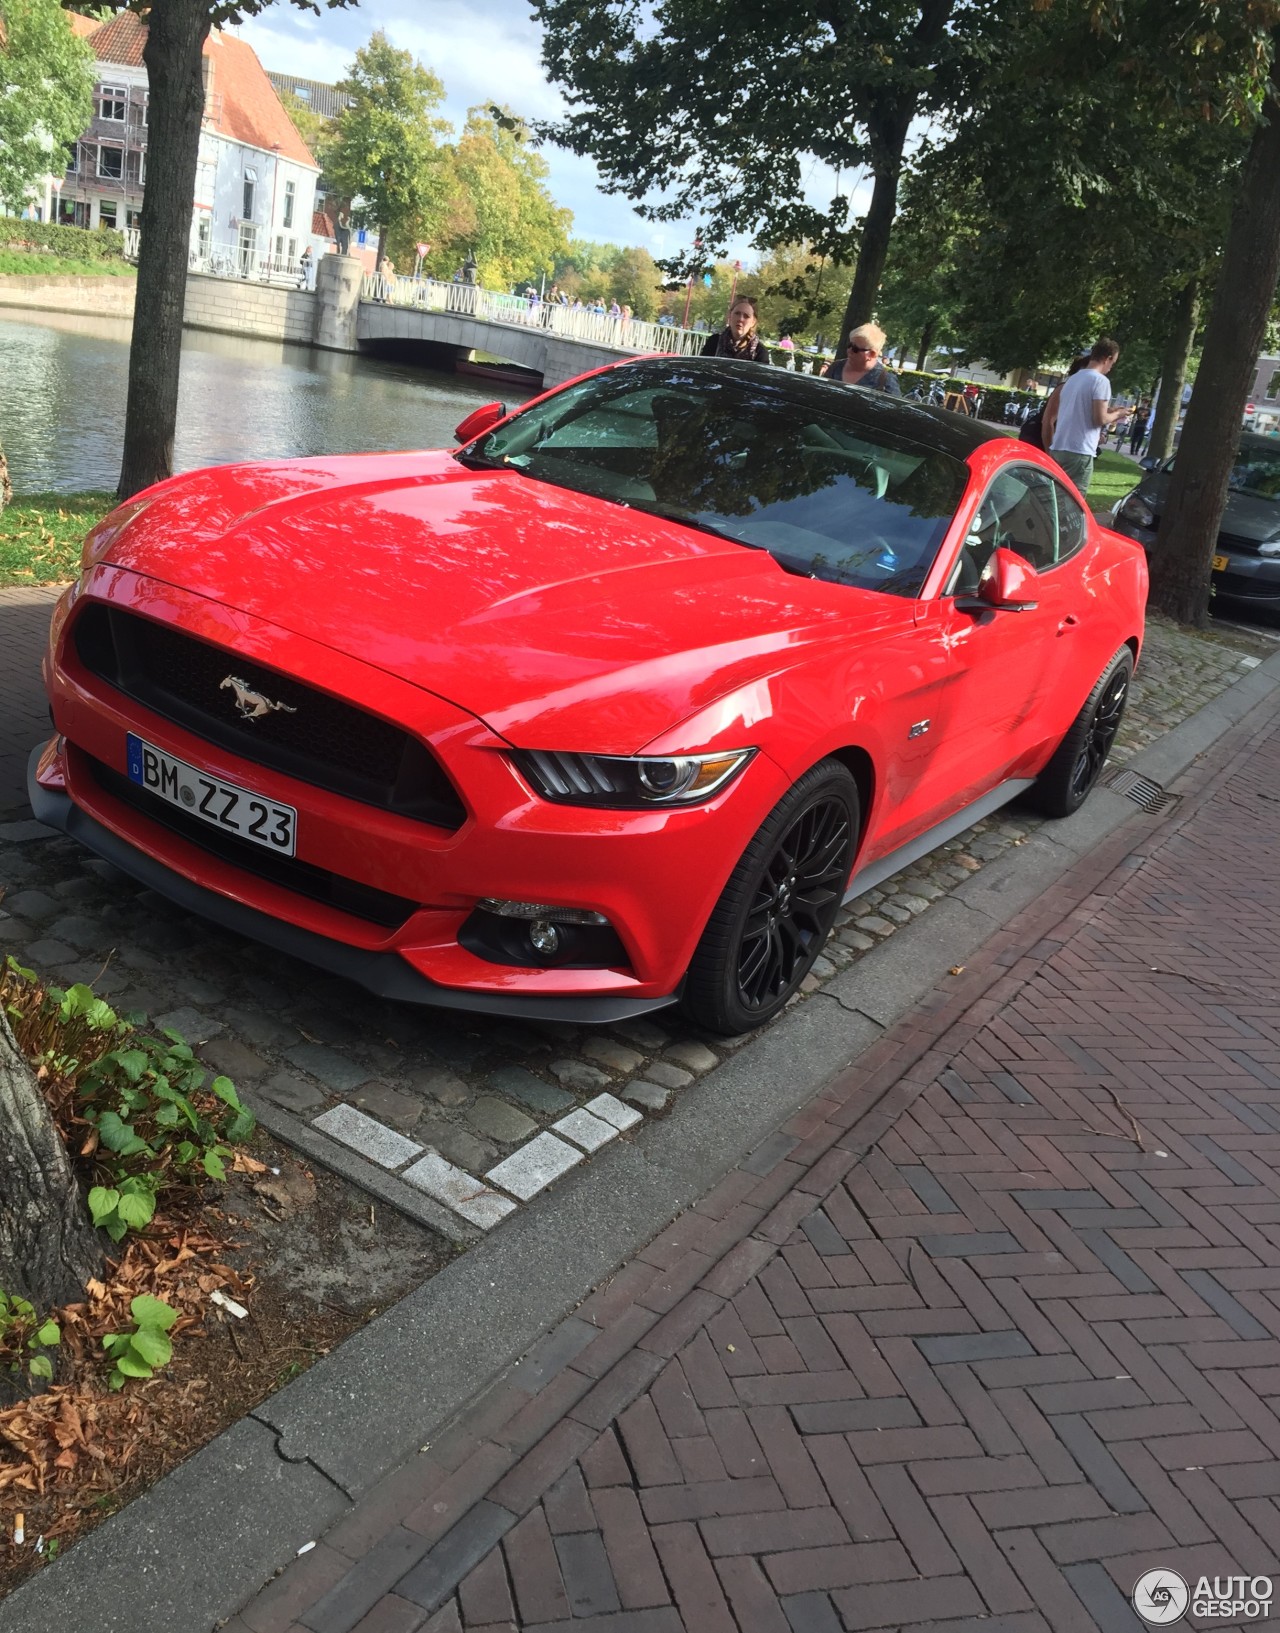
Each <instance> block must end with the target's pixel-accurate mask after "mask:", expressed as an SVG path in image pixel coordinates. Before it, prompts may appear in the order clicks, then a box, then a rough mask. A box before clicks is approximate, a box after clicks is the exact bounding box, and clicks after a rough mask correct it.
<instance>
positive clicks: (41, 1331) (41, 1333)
mask: <svg viewBox="0 0 1280 1633" xmlns="http://www.w3.org/2000/svg"><path fill="white" fill-rule="evenodd" d="M61 1342H62V1329H61V1328H60V1327H59V1326H58V1323H57V1322H56V1321H53V1320H49V1321H46V1322H45V1323H44V1325H43V1326H42V1327H39V1328H37V1330H36V1343H37V1344H43V1345H44V1346H45V1348H46V1349H51V1348H52V1347H53V1346H54V1345H55V1344H60V1343H61Z"/></svg>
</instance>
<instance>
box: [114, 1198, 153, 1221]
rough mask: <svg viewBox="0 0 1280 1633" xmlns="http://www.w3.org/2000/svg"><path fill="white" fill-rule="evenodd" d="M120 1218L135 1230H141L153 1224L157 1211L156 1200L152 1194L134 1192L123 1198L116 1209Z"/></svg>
mask: <svg viewBox="0 0 1280 1633" xmlns="http://www.w3.org/2000/svg"><path fill="white" fill-rule="evenodd" d="M116 1211H117V1213H118V1214H119V1216H120V1218H121V1219H123V1220H124V1222H125V1224H126V1225H129V1226H130V1227H131V1228H132V1229H134V1230H140V1229H141V1228H142V1226H143V1225H149V1224H150V1223H151V1219H152V1216H153V1215H154V1213H155V1211H156V1199H155V1197H154V1196H152V1195H151V1194H150V1192H142V1193H139V1192H134V1193H133V1194H132V1195H130V1196H122V1197H121V1198H120V1201H119V1204H118V1206H117V1209H116Z"/></svg>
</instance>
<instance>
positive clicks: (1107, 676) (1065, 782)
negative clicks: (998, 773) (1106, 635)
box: [1028, 646, 1133, 817]
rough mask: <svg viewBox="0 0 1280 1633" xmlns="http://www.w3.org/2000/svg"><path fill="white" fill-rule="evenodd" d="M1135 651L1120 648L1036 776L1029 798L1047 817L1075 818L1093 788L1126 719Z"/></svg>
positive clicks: (1125, 647)
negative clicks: (1125, 713)
mask: <svg viewBox="0 0 1280 1633" xmlns="http://www.w3.org/2000/svg"><path fill="white" fill-rule="evenodd" d="M1132 679H1133V653H1132V652H1130V650H1129V648H1128V647H1127V646H1123V647H1121V648H1120V650H1119V652H1117V653H1116V655H1115V657H1114V658H1112V660H1111V662H1110V663H1109V664H1108V665H1107V667H1106V668H1105V669H1104V670H1103V672H1102V674H1101V676H1100V677H1099V679H1098V683H1097V685H1096V686H1095V687H1094V688H1093V690H1092V691H1091V692H1090V693H1089V696H1088V697H1087V698H1086V699H1085V703H1084V707H1083V708H1082V709H1081V710H1080V713H1079V714H1078V715H1077V716H1076V718H1075V720H1074V722H1073V723H1072V726H1071V730H1070V731H1069V732H1068V733H1067V735H1066V736H1065V737H1064V738H1063V739H1062V741H1061V743H1059V745H1058V748H1057V750H1056V752H1055V753H1054V756H1053V758H1052V759H1051V760H1050V761H1049V763H1048V765H1046V766H1045V768H1044V770H1043V771H1042V772H1041V773H1040V775H1039V776H1038V777H1037V778H1036V781H1035V785H1034V787H1033V788H1032V789H1031V791H1030V794H1029V796H1028V797H1029V800H1030V802H1031V804H1033V805H1034V806H1035V807H1036V809H1037V810H1040V811H1043V812H1044V813H1045V815H1046V816H1052V817H1064V816H1070V815H1071V814H1072V812H1073V811H1078V810H1079V809H1080V807H1081V806H1082V805H1083V804H1084V802H1085V800H1086V799H1088V797H1089V795H1090V793H1091V792H1092V791H1093V788H1094V786H1095V784H1096V783H1097V781H1098V778H1099V777H1100V776H1101V775H1102V768H1103V766H1104V765H1105V764H1106V763H1107V755H1108V754H1110V752H1111V745H1112V744H1113V743H1114V742H1115V740H1116V733H1117V732H1118V731H1119V730H1120V722H1121V721H1122V720H1123V719H1124V709H1125V704H1126V703H1127V702H1128V701H1129V683H1130V681H1131V680H1132Z"/></svg>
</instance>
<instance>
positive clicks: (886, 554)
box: [469, 360, 968, 595]
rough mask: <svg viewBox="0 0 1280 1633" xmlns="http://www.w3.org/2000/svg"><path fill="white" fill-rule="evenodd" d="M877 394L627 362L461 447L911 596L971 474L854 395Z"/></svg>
mask: <svg viewBox="0 0 1280 1633" xmlns="http://www.w3.org/2000/svg"><path fill="white" fill-rule="evenodd" d="M874 395H875V394H874V393H870V392H860V391H854V390H851V389H850V388H849V387H839V388H837V387H835V386H832V387H829V388H828V387H815V389H813V390H811V391H808V392H806V393H804V396H803V398H801V397H799V396H798V394H797V393H796V392H795V391H787V390H784V389H781V388H780V387H779V386H778V385H771V384H770V380H769V375H768V373H767V371H765V370H764V369H757V368H754V367H752V366H750V365H748V364H737V365H734V366H732V367H726V368H724V369H723V370H721V371H718V372H711V371H708V370H706V369H700V368H698V367H697V366H696V365H695V366H692V367H691V366H688V365H682V364H680V363H678V362H674V361H671V360H664V361H662V362H661V363H636V364H629V365H627V366H626V367H624V368H620V369H613V370H610V371H609V372H607V373H605V374H599V375H594V376H593V377H592V378H591V379H589V380H584V381H582V382H581V383H580V384H578V385H575V386H570V387H568V388H567V389H566V390H564V391H561V392H558V393H556V395H555V396H553V397H550V398H548V399H547V400H546V401H545V402H542V403H538V404H535V405H534V406H533V407H532V408H529V409H526V410H525V411H524V412H523V413H521V414H520V415H518V416H517V417H516V418H515V419H512V420H510V421H509V422H508V423H506V424H505V425H501V426H499V427H498V428H497V430H495V431H492V432H490V434H489V435H488V436H487V437H484V438H482V439H481V441H480V442H478V443H477V444H476V445H475V447H474V449H472V450H470V451H469V457H475V456H477V455H478V456H479V457H480V458H482V459H483V460H485V461H486V462H489V461H491V462H493V463H496V464H503V465H506V466H508V467H511V468H513V469H515V470H517V471H520V472H522V473H523V474H524V475H526V476H530V477H534V478H536V479H538V480H540V481H544V482H553V483H555V484H557V485H558V486H560V487H564V488H573V489H575V490H576V491H578V492H580V493H589V494H593V495H594V496H596V497H597V498H601V499H611V500H613V501H615V502H616V503H618V504H622V505H628V506H631V507H633V508H634V509H636V510H645V511H650V512H652V513H654V514H656V515H661V516H668V517H672V518H674V519H676V520H678V521H683V522H687V523H689V524H690V525H692V526H695V527H701V528H707V529H709V530H711V531H713V532H716V533H719V534H721V535H723V536H724V537H726V538H729V539H732V540H734V541H735V542H737V543H739V544H743V545H747V546H749V547H752V548H754V549H758V550H766V551H768V553H769V554H770V555H771V556H773V557H774V559H775V560H776V561H777V562H778V563H779V565H780V566H782V567H784V568H785V569H786V570H787V571H788V572H794V573H801V574H803V575H804V576H806V577H813V578H821V579H826V580H828V581H830V582H831V583H835V584H848V585H854V586H856V587H858V588H860V589H868V590H881V591H885V592H887V593H889V594H893V595H915V594H917V593H918V592H919V590H920V588H921V587H922V585H923V584H924V580H925V576H926V574H927V573H928V570H929V567H930V565H931V564H932V561H933V558H934V555H935V554H936V552H937V548H938V545H939V544H940V543H941V542H942V537H943V535H944V533H945V532H946V529H947V524H948V523H949V522H950V520H951V518H952V516H953V514H954V512H955V508H956V506H957V504H958V503H959V500H960V496H961V494H962V493H963V492H964V488H965V483H966V480H967V476H968V471H967V467H966V466H965V465H964V463H963V462H962V461H961V460H959V459H956V458H954V457H952V456H951V455H949V454H944V453H941V452H939V451H938V450H937V449H935V448H931V447H929V446H927V445H926V444H924V443H921V442H916V441H914V440H912V439H911V438H909V437H905V436H903V435H901V434H900V432H898V431H897V430H895V429H893V428H890V427H888V426H884V427H882V426H880V425H879V424H877V423H876V421H877V419H878V418H879V417H881V416H882V415H883V409H881V408H880V407H879V405H877V404H871V403H866V402H864V403H862V404H859V403H857V402H851V401H850V399H852V398H858V397H862V398H871V397H873V396H874ZM828 397H829V398H830V402H829V404H828V403H827V401H826V399H827V398H828Z"/></svg>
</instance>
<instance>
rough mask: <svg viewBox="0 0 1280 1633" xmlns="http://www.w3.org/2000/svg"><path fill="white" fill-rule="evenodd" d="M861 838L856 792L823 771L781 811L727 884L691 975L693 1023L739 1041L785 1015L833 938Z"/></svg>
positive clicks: (809, 775) (842, 776) (838, 774)
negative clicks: (741, 1034)
mask: <svg viewBox="0 0 1280 1633" xmlns="http://www.w3.org/2000/svg"><path fill="white" fill-rule="evenodd" d="M857 838H858V789H857V784H856V783H855V782H854V780H853V777H852V775H851V774H850V772H849V771H848V769H847V768H846V767H845V766H843V765H840V764H839V763H838V762H836V761H831V760H829V761H824V762H823V763H822V764H821V765H817V766H815V767H814V768H813V769H812V770H811V771H808V772H806V773H805V775H804V776H803V777H801V779H800V780H799V782H797V783H796V784H795V786H794V787H793V788H791V789H790V790H789V791H788V792H787V794H786V795H785V796H784V797H783V798H782V800H781V801H779V803H778V804H777V805H776V806H775V807H774V809H773V811H772V812H771V813H770V815H769V817H768V819H767V820H766V821H765V823H764V825H763V826H762V827H761V829H760V831H759V833H758V834H757V835H756V837H755V838H754V839H753V840H752V842H751V844H750V845H749V846H748V847H747V849H746V851H745V853H744V854H743V857H742V859H741V861H740V862H739V863H738V865H737V867H736V868H735V869H734V870H733V873H732V874H731V875H730V876H729V882H728V883H727V884H726V885H725V887H724V890H723V892H722V893H721V896H720V900H719V901H718V902H717V903H716V906H715V909H714V911H713V912H712V914H711V917H710V919H709V920H708V921H707V927H706V929H705V930H704V931H703V935H702V940H701V941H700V942H699V944H698V950H697V952H696V953H695V954H694V957H693V962H692V963H691V964H690V966H689V975H688V979H687V980H686V983H685V989H684V996H683V1000H682V1002H683V1006H684V1010H685V1013H686V1014H687V1015H689V1016H690V1017H691V1018H692V1019H693V1020H695V1021H696V1022H698V1024H699V1025H701V1026H704V1027H706V1029H707V1030H708V1031H710V1032H717V1033H720V1034H723V1035H726V1036H733V1035H734V1034H736V1033H739V1032H746V1031H749V1030H750V1029H751V1028H752V1027H755V1026H762V1025H763V1024H764V1023H765V1022H766V1021H769V1020H771V1019H772V1018H773V1017H774V1016H775V1015H776V1014H777V1013H778V1012H779V1010H781V1009H782V1008H783V1007H784V1006H785V1005H786V1003H787V1001H788V999H790V998H791V996H792V995H793V994H794V993H795V992H796V991H798V989H799V987H800V983H801V982H802V981H803V980H804V978H805V976H806V975H808V973H809V971H810V970H811V969H812V967H813V962H814V960H815V959H816V958H817V956H818V954H819V953H820V952H821V950H822V947H823V945H824V944H825V942H826V939H827V937H828V935H830V933H831V926H832V925H833V924H834V922H835V917H836V914H837V912H838V911H839V909H840V903H841V901H842V900H843V897H844V892H845V887H846V885H847V884H848V882H849V872H850V869H851V868H852V866H853V855H854V849H855V847H856V844H857Z"/></svg>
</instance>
